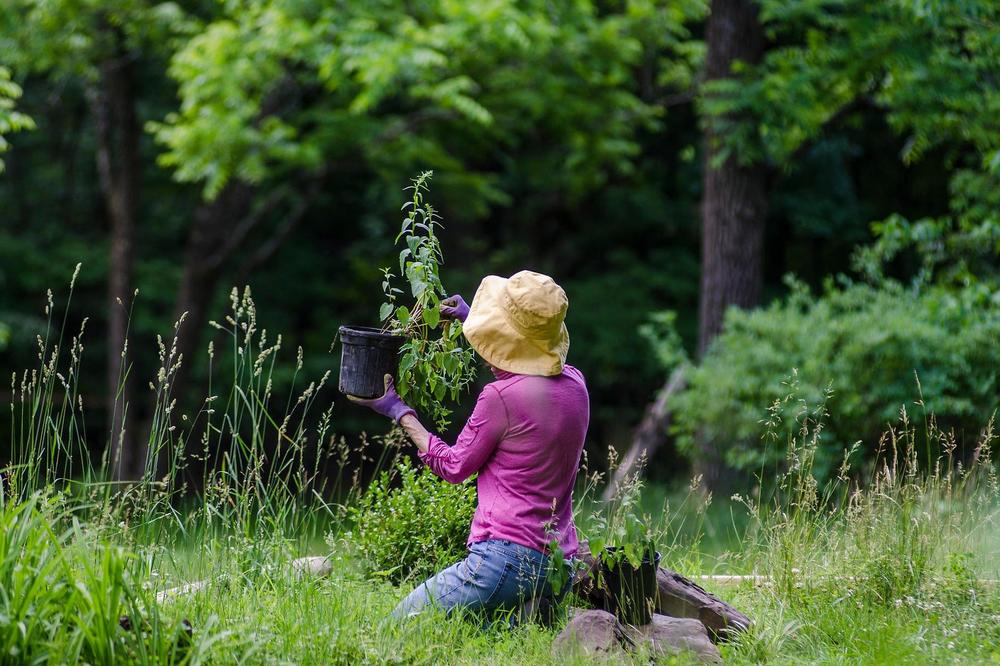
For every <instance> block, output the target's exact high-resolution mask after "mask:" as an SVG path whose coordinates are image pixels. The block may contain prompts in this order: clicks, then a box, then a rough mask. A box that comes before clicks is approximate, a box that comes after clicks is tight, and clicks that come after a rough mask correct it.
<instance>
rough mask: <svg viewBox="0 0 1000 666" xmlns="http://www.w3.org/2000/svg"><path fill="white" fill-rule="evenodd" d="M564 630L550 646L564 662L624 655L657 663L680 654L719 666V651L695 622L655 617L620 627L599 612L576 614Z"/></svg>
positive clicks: (576, 611) (613, 618) (657, 615)
mask: <svg viewBox="0 0 1000 666" xmlns="http://www.w3.org/2000/svg"><path fill="white" fill-rule="evenodd" d="M571 617H572V619H571V620H570V621H569V623H568V624H567V625H566V628H565V629H563V630H562V632H561V633H560V634H559V635H558V636H556V638H555V640H554V641H553V642H552V654H553V656H554V657H555V658H556V659H559V660H565V659H568V658H570V657H573V656H601V655H606V656H613V655H615V654H622V653H624V652H625V651H628V652H639V653H640V654H648V655H649V656H651V657H653V658H655V659H660V658H662V657H668V656H671V655H676V654H680V653H682V652H687V653H690V654H691V655H693V656H695V657H697V658H698V659H699V660H700V661H703V662H705V663H712V664H718V663H722V656H721V655H720V654H719V649H718V648H717V647H715V645H714V644H713V643H712V641H711V640H710V639H709V637H708V631H707V630H706V629H705V625H703V624H702V623H701V622H699V621H698V620H694V619H679V618H673V617H667V616H665V615H659V614H654V615H653V619H652V621H651V622H650V623H649V624H646V625H642V626H638V627H632V626H628V625H623V624H622V623H621V622H619V621H618V619H617V618H615V616H614V615H612V614H611V613H608V612H607V611H602V610H577V609H574V610H573V612H572V613H571Z"/></svg>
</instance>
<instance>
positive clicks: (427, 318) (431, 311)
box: [423, 308, 441, 328]
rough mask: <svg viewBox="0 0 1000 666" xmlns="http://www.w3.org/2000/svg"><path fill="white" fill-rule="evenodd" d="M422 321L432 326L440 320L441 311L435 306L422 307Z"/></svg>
mask: <svg viewBox="0 0 1000 666" xmlns="http://www.w3.org/2000/svg"><path fill="white" fill-rule="evenodd" d="M423 317H424V323H425V324H427V325H428V326H430V327H431V328H434V327H435V326H437V325H438V322H439V321H441V311H440V310H438V309H437V308H426V309H424V314H423Z"/></svg>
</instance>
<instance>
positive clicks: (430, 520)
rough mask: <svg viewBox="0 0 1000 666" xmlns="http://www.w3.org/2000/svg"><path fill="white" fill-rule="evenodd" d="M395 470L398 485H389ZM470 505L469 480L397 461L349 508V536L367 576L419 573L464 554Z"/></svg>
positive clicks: (425, 574)
mask: <svg viewBox="0 0 1000 666" xmlns="http://www.w3.org/2000/svg"><path fill="white" fill-rule="evenodd" d="M396 475H398V476H399V480H400V482H401V483H400V485H399V487H393V485H394V481H395V476H396ZM475 506H476V489H475V486H474V485H473V484H472V483H471V482H468V481H467V482H465V483H462V484H457V485H456V484H451V483H446V482H445V481H442V480H441V479H439V478H438V477H436V476H435V475H434V473H433V472H431V471H430V470H429V469H427V468H425V467H420V468H416V467H414V466H413V465H412V464H410V463H407V462H405V461H404V462H400V463H399V464H397V465H396V467H395V468H394V469H393V471H392V473H390V472H382V474H381V475H380V476H379V478H378V479H377V480H376V481H375V483H373V484H372V485H371V486H370V487H369V488H368V490H367V491H366V492H365V494H364V495H363V496H362V498H361V500H360V501H359V503H358V505H357V506H355V507H352V508H351V509H350V512H349V517H350V518H351V520H352V521H353V522H354V529H353V530H352V532H351V533H350V535H349V538H350V539H352V540H353V545H354V547H356V548H357V550H358V551H359V554H360V556H361V560H362V562H363V563H364V566H365V568H366V570H367V573H368V574H369V575H370V576H373V577H385V578H388V579H389V580H391V581H393V582H395V583H399V582H402V581H404V580H412V579H423V578H426V577H428V576H430V575H431V574H433V573H435V572H436V571H438V570H439V569H441V568H442V567H444V566H447V565H449V564H452V563H454V562H456V561H457V560H459V559H461V558H463V557H465V550H466V549H465V541H466V538H467V537H468V535H469V524H470V523H471V522H472V513H473V511H474V510H475Z"/></svg>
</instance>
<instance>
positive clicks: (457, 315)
mask: <svg viewBox="0 0 1000 666" xmlns="http://www.w3.org/2000/svg"><path fill="white" fill-rule="evenodd" d="M441 316H442V317H444V318H445V319H457V320H459V321H461V322H464V321H465V318H466V317H468V316H469V306H468V304H466V302H465V299H464V298H462V296H461V295H460V294H455V295H454V296H450V297H448V298H446V299H444V300H443V301H441Z"/></svg>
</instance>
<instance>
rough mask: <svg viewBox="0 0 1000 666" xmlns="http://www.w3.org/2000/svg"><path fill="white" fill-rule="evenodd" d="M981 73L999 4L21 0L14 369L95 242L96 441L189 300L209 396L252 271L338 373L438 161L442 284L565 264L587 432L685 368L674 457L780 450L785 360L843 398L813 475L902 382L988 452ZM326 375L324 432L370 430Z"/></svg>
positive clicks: (194, 354) (84, 271)
mask: <svg viewBox="0 0 1000 666" xmlns="http://www.w3.org/2000/svg"><path fill="white" fill-rule="evenodd" d="M998 84H1000V7H998V6H997V4H996V3H994V2H990V1H988V0H961V1H955V2H936V1H933V0H889V1H886V2H879V3H870V2H863V1H859V0H794V1H774V0H763V1H762V2H759V3H755V2H748V1H742V0H740V1H732V2H725V1H720V0H714V1H712V2H707V1H702V0H676V1H672V2H658V1H655V0H624V1H620V2H616V1H606V2H598V1H589V0H573V1H571V0H561V1H558V2H542V1H534V0H526V1H519V2H515V1H513V0H469V1H453V0H427V1H415V2H402V1H388V0H379V1H373V0H364V1H351V0H343V1H338V2H333V1H329V2H325V1H320V0H253V1H250V0H243V1H239V0H226V1H220V2H215V1H208V0H203V1H188V2H152V1H149V0H49V1H44V2H43V1H42V0H10V1H8V2H5V3H3V6H2V7H0V139H2V140H0V150H3V151H4V152H3V154H2V159H3V165H4V171H3V173H2V174H0V370H2V373H0V376H3V377H11V376H12V373H13V379H12V382H11V384H10V390H9V391H8V389H7V382H6V380H5V381H4V383H3V386H2V387H0V397H3V396H4V394H7V395H6V397H5V399H4V400H3V402H7V401H8V400H7V398H11V397H12V396H13V394H14V393H15V386H16V385H17V384H18V382H20V381H22V377H23V376H22V375H20V374H18V373H19V372H20V370H19V369H21V368H26V367H32V366H34V365H35V363H36V361H37V359H36V356H37V351H38V350H37V345H36V338H37V336H38V335H40V334H42V333H43V332H44V330H45V327H46V318H47V317H46V300H45V298H46V297H45V294H46V290H47V289H49V288H53V289H55V290H56V292H55V295H56V298H57V299H62V302H64V301H65V289H64V288H63V287H62V285H65V284H66V283H67V282H68V281H69V278H70V276H72V275H73V274H74V267H75V266H76V264H77V263H82V268H81V269H80V272H79V275H78V277H76V281H75V291H74V295H73V299H72V303H71V305H70V318H69V319H70V321H71V325H70V327H71V328H72V329H74V330H75V328H76V326H77V324H78V323H79V322H80V321H81V320H82V319H83V318H84V317H89V318H90V319H89V322H88V323H87V329H88V330H87V334H86V339H87V341H88V342H87V346H88V349H87V353H86V354H85V355H84V357H83V360H82V367H81V376H82V377H83V378H84V381H83V394H82V400H83V402H84V403H85V404H86V405H87V408H88V415H89V420H88V421H87V422H86V430H87V441H88V442H89V446H90V447H91V449H92V450H93V451H94V452H95V453H96V454H98V455H99V454H100V453H101V452H103V451H104V450H105V448H106V447H107V446H109V445H110V446H111V447H112V448H113V449H114V448H115V447H118V446H120V447H121V450H120V451H116V455H117V456H119V457H120V459H122V460H125V461H126V463H125V464H124V465H123V466H122V468H121V473H122V475H123V476H129V475H132V476H134V475H136V474H138V470H139V469H141V466H142V463H141V459H142V457H143V455H144V453H143V450H142V446H141V443H140V442H141V441H142V440H143V433H144V432H148V429H149V424H148V422H147V421H148V419H149V418H150V415H151V414H152V413H153V411H154V410H153V400H154V399H155V398H154V395H155V391H154V390H150V382H151V381H154V380H155V378H156V374H157V369H158V368H159V367H160V363H161V362H160V360H159V359H158V357H157V342H156V339H157V335H162V336H163V337H164V338H166V339H167V341H168V342H169V340H170V338H171V337H172V336H173V335H174V330H175V329H174V323H175V322H176V321H178V320H179V319H181V316H182V315H184V321H183V323H182V324H181V325H180V327H179V328H178V329H177V336H178V337H177V343H176V344H177V349H178V350H179V351H180V353H182V354H183V356H184V363H183V366H182V368H181V369H180V370H179V373H178V376H177V377H175V379H174V383H173V390H174V395H175V396H176V397H177V399H178V400H179V404H180V411H182V412H184V413H188V412H191V411H192V410H195V409H197V407H198V405H199V404H201V401H202V400H203V399H204V398H205V396H206V395H208V394H209V393H210V392H211V390H210V389H208V388H207V379H206V378H207V368H208V364H209V354H208V353H206V350H207V348H208V345H209V344H210V342H212V341H213V340H217V339H219V337H218V334H217V332H216V331H215V329H213V328H212V327H210V326H209V322H210V321H211V320H214V319H218V320H221V319H222V317H224V315H225V312H226V311H227V309H228V302H229V298H230V292H231V289H232V288H233V287H234V286H241V287H242V286H243V285H249V286H250V287H251V289H252V292H253V294H254V298H255V301H256V303H257V313H258V317H259V318H260V320H261V323H262V325H263V326H264V327H266V328H267V329H268V331H273V332H274V333H277V332H280V333H281V334H282V336H283V337H282V347H283V349H284V352H283V353H284V354H285V358H286V359H287V358H291V357H293V356H294V355H295V351H294V350H296V349H297V348H301V349H304V350H305V352H306V353H305V354H304V361H303V362H304V368H303V372H304V373H305V375H306V376H307V377H309V378H311V379H318V378H319V377H320V376H322V375H323V373H324V372H326V371H327V370H331V371H332V372H333V373H334V374H335V373H336V370H337V364H338V357H339V348H337V347H335V346H332V343H333V342H334V339H335V335H336V330H337V327H338V326H339V325H340V324H342V323H352V324H375V323H376V320H377V317H378V315H377V312H378V307H379V303H380V302H381V300H380V299H381V289H380V282H381V270H380V269H381V268H382V267H383V266H393V265H394V264H395V263H396V262H397V252H398V250H397V249H396V248H394V246H393V243H392V238H393V237H394V236H395V233H396V232H397V231H398V227H399V222H400V218H401V214H400V212H399V206H400V204H401V203H402V202H403V201H404V200H405V193H404V192H403V187H404V186H405V185H406V184H407V183H408V182H409V179H410V178H411V177H413V176H414V175H415V174H416V173H418V172H419V171H421V170H424V169H433V170H434V172H435V175H434V179H433V182H432V190H431V201H433V203H434V204H435V206H436V208H437V209H438V210H439V212H440V214H441V216H442V217H443V220H444V225H445V229H444V231H443V232H442V242H443V245H444V251H445V257H446V260H447V262H446V264H445V265H444V266H443V268H442V271H443V273H442V277H443V279H444V282H445V285H446V286H447V287H448V289H449V290H450V291H453V292H460V293H462V294H464V295H465V296H466V298H467V299H471V297H472V295H473V294H474V292H475V288H476V285H477V284H478V281H479V280H480V279H481V277H482V276H483V275H485V274H488V273H496V274H501V275H509V274H511V273H512V272H514V271H517V270H520V269H522V268H531V269H534V270H538V271H541V272H545V273H548V274H550V275H552V276H554V277H555V278H556V279H557V280H558V281H559V282H560V283H561V284H562V285H563V286H564V288H565V289H566V291H567V292H568V294H569V297H570V301H571V307H570V310H569V315H568V325H569V329H570V331H571V336H572V346H571V350H570V359H569V360H570V362H571V363H572V364H574V365H575V366H577V367H579V368H580V369H581V370H583V372H584V373H585V375H586V376H587V377H588V381H589V386H590V390H591V398H592V412H593V414H592V425H591V430H590V435H589V444H588V447H589V450H590V451H591V453H592V454H593V456H594V459H595V460H600V459H603V456H604V452H605V450H606V446H607V445H609V444H611V445H615V446H617V447H619V448H624V447H626V446H628V445H629V444H630V443H631V441H632V439H633V436H634V433H635V431H636V428H637V427H638V426H639V424H640V422H641V421H642V419H643V416H644V414H645V413H646V412H645V410H646V409H647V405H650V403H652V402H653V401H654V399H655V398H656V397H657V395H658V391H660V390H661V388H662V387H663V386H664V385H665V383H666V382H667V379H668V377H670V376H671V373H672V372H673V371H674V370H676V369H677V368H683V369H684V375H685V383H686V387H685V388H684V389H683V390H682V391H679V392H676V393H675V394H672V395H671V401H670V406H671V411H672V412H673V413H674V418H673V420H672V421H671V422H670V423H669V424H668V423H666V422H665V420H664V419H663V418H662V416H663V414H662V413H658V414H656V413H654V414H653V416H654V417H658V418H653V420H652V422H651V423H647V426H648V427H651V429H652V432H653V433H654V434H655V436H656V438H659V439H667V440H668V441H669V442H670V444H669V445H668V447H667V448H665V449H661V450H660V452H659V453H657V454H656V455H655V456H654V459H653V472H654V474H656V475H657V476H658V477H660V478H672V477H675V476H685V475H687V474H688V473H689V472H690V465H694V467H695V471H697V472H700V473H703V474H705V475H706V478H707V480H708V482H709V483H710V484H711V485H723V484H725V483H728V482H730V481H732V477H733V475H732V474H731V473H730V472H731V471H732V470H737V471H739V470H743V471H747V470H754V469H758V468H759V466H760V465H761V464H765V463H767V462H769V461H772V459H774V458H780V457H781V456H780V448H781V447H780V444H779V447H778V448H779V452H777V453H775V452H769V450H768V443H767V442H764V441H762V440H761V438H760V433H761V432H762V430H763V426H762V423H761V421H762V419H764V418H765V416H766V408H767V407H768V405H769V404H771V402H772V401H774V400H778V399H780V398H781V397H782V396H785V395H787V394H788V385H789V382H790V381H792V382H794V383H795V384H796V386H797V388H796V390H798V391H801V392H802V394H804V397H805V398H806V399H808V400H810V401H811V402H813V403H822V404H825V405H827V408H828V409H829V410H830V411H831V412H832V414H833V418H832V423H833V426H832V427H831V428H829V429H828V431H827V433H825V434H824V439H823V443H824V444H823V446H824V450H825V452H826V453H825V454H824V455H820V456H819V458H818V459H819V462H818V467H819V469H820V472H821V473H823V470H824V469H827V470H828V469H829V468H830V466H831V465H833V464H835V463H834V462H833V461H835V459H838V458H839V456H840V454H841V452H842V449H844V448H847V447H849V446H850V445H852V444H853V443H854V442H855V441H862V442H864V446H863V450H864V451H869V452H870V451H871V450H873V448H874V442H875V441H876V440H877V438H878V435H879V434H880V433H881V432H882V430H884V428H885V427H886V425H887V424H888V423H891V422H892V421H893V420H894V418H895V416H896V415H897V414H898V412H899V410H900V408H901V407H905V406H907V405H910V406H911V408H912V406H913V405H915V404H919V405H921V406H922V407H925V408H927V411H929V412H933V413H934V414H936V415H937V417H938V418H939V419H940V420H941V423H942V429H941V430H942V432H950V433H951V436H953V437H954V439H955V441H956V443H957V445H958V446H960V447H962V455H964V456H966V457H969V456H972V455H973V453H974V452H973V451H972V445H973V444H974V443H975V442H976V441H977V436H978V434H979V431H980V429H981V428H982V427H983V426H984V424H985V423H986V422H987V421H988V420H989V418H990V415H991V414H992V412H993V410H994V409H995V408H996V406H997V404H998V394H1000V390H998V386H1000V378H998V373H1000V358H998V355H1000V345H998V344H997V341H998V339H1000V335H998V334H1000V291H998V289H997V274H998V272H997V253H998V251H1000V213H998V210H1000V123H998V122H997V118H1000V92H998V89H1000V86H998ZM787 276H794V278H789V277H787ZM740 308H742V309H746V310H748V311H749V312H748V313H741V312H739V309H740ZM754 308H763V309H757V310H754ZM726 312H729V313H730V314H729V315H728V316H727V315H726V314H725V313H726ZM185 313H186V314H185ZM720 331H722V334H721V335H719V333H720ZM272 338H273V334H272ZM126 340H127V349H128V352H127V354H125V355H124V356H123V355H122V354H121V353H120V352H121V350H122V349H123V348H124V347H125V346H126ZM328 350H329V353H328ZM793 371H797V372H795V375H794V377H793ZM294 372H295V365H294V364H293V363H286V364H285V365H283V366H278V367H276V369H275V372H274V374H273V381H274V382H275V384H276V392H278V393H279V394H282V393H284V392H285V391H287V387H288V386H290V385H291V382H292V377H293V373H294ZM790 378H791V379H790ZM123 379H124V380H125V381H124V382H123V381H122V380H123ZM485 380H486V373H485V372H484V373H482V377H481V381H485ZM324 391H325V392H326V395H325V397H324V398H323V399H324V400H325V401H334V402H335V403H336V404H335V406H334V409H333V412H332V415H333V423H334V429H335V430H336V431H337V432H338V433H340V434H343V435H346V436H348V437H351V438H353V437H356V436H357V435H358V434H359V433H360V432H361V431H363V430H366V429H367V430H375V431H379V430H380V429H381V428H382V425H381V424H380V423H379V422H378V421H375V420H371V419H370V418H369V417H368V416H367V414H366V413H363V410H358V409H356V408H351V407H350V406H349V405H348V403H347V402H346V401H344V400H342V399H341V398H340V396H337V395H335V393H334V389H333V387H332V385H328V386H327V387H326V388H325V389H324ZM126 405H127V409H126ZM654 412H655V410H654ZM459 413H461V411H460V412H459ZM11 414H13V412H11ZM9 418H11V417H9V416H8V415H7V414H6V413H0V425H2V426H4V428H3V430H2V431H6V429H7V427H6V424H4V423H2V422H3V421H4V420H7V419H9ZM123 427H124V431H125V432H124V434H122V428H123ZM790 427H792V426H790ZM668 435H669V438H668ZM119 443H120V444H119ZM0 454H2V451H0ZM682 454H683V456H682ZM928 455H929V454H928Z"/></svg>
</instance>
